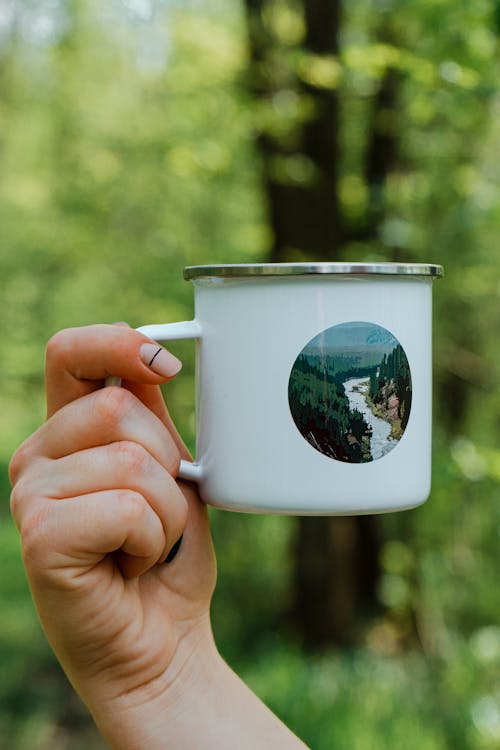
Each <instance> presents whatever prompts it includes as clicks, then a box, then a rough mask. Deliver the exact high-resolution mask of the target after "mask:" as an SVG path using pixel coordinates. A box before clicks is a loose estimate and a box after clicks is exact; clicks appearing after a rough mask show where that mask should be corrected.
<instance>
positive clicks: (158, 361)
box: [140, 344, 182, 378]
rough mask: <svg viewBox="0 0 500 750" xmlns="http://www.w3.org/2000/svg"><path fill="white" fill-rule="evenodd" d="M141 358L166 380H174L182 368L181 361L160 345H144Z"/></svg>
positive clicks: (141, 349)
mask: <svg viewBox="0 0 500 750" xmlns="http://www.w3.org/2000/svg"><path fill="white" fill-rule="evenodd" d="M140 357H141V360H142V361H143V362H144V364H145V365H147V366H148V367H150V368H151V369H152V370H153V372H156V374H157V375H161V376H162V377H164V378H172V377H173V376H174V375H177V373H178V372H179V370H180V369H181V367H182V362H181V361H180V359H177V357H174V355H173V354H170V352H167V350H166V349H164V348H163V347H162V346H158V344H142V346H141V348H140Z"/></svg>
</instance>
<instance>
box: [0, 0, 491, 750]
mask: <svg viewBox="0 0 500 750" xmlns="http://www.w3.org/2000/svg"><path fill="white" fill-rule="evenodd" d="M499 33H500V7H499V5H498V3H495V2H487V1H486V0H474V2H470V0H414V1H413V2H409V1H408V0H400V1H399V2H398V1H397V0H350V1H349V2H346V3H343V4H340V3H339V2H336V1H335V0H328V2H325V1H324V0H323V1H320V0H315V2H300V1H299V0H292V1H291V2H284V1H283V0H247V2H246V3H242V2H237V0H232V1H230V0H214V2H210V3H209V2H204V1H203V0H187V1H186V2H182V3H180V2H174V1H173V0H171V1H169V0H164V1H163V2H162V1H161V0H156V1H155V0H108V2H106V3H101V2H98V1H97V0H85V1H84V0H38V2H30V1H29V0H2V2H1V4H0V301H1V310H2V323H1V325H2V337H1V339H0V363H1V364H0V378H1V391H0V399H1V408H0V462H1V474H0V477H1V493H2V503H1V505H0V749H1V750H4V749H6V748H9V750H28V749H29V750H49V748H50V749H51V750H66V748H71V750H78V749H79V748H86V749H87V750H89V749H91V750H98V749H99V748H102V747H103V744H102V741H101V740H100V739H99V737H98V735H97V733H96V732H95V730H94V729H93V727H92V724H91V723H90V721H89V719H88V716H87V714H86V711H85V709H84V708H83V707H82V706H81V705H80V703H79V702H78V700H77V699H76V698H75V697H74V696H73V693H72V691H71V689H70V688H69V686H68V685H67V683H66V681H65V678H64V677H63V675H62V674H61V671H60V669H59V668H58V666H57V664H56V662H55V660H54V658H53V656H52V654H51V652H50V650H49V648H48V646H47V645H46V644H45V641H44V638H43V635H42V633H41V631H40V628H39V626H38V624H37V619H36V616H35V614H34V610H33V606H32V603H31V600H30V597H29V593H28V590H27V585H26V582H25V579H24V574H23V571H22V567H21V564H20V560H19V544H18V539H17V533H16V531H15V529H14V528H13V525H12V522H11V520H10V518H9V513H8V496H9V487H8V481H7V465H8V461H9V457H10V455H11V454H12V452H13V450H14V449H15V448H16V447H17V445H18V444H19V443H20V442H21V441H22V440H23V439H24V438H25V437H26V436H27V435H28V434H29V433H30V432H31V431H32V430H34V429H35V428H36V427H37V426H38V425H39V424H40V422H41V421H42V420H43V418H44V405H43V357H44V345H45V341H46V340H47V339H48V338H49V337H50V335H51V334H52V333H54V332H55V331H56V330H58V329H59V328H61V327H66V326H72V325H85V324H87V323H93V322H96V321H105V322H106V321H107V322H112V321H115V320H123V319H126V320H128V321H129V322H130V324H131V325H139V324H141V323H144V322H145V321H173V320H183V319H187V318H189V317H191V314H192V290H191V288H190V285H189V284H187V283H186V282H184V281H182V268H183V266H184V265H188V264H202V263H210V264H212V263H218V262H253V261H265V260H268V259H274V260H307V259H310V258H312V257H316V258H317V259H320V258H330V259H332V260H352V261H382V260H402V261H423V262H434V263H442V264H443V265H444V266H445V268H446V277H445V279H444V280H442V281H439V282H437V283H436V286H435V290H434V291H435V345H434V351H435V428H434V479H433V491H432V495H431V497H430V499H429V501H428V502H427V503H426V504H425V505H424V506H422V507H421V508H420V509H418V510H415V511H411V512H406V513H402V514H395V515H385V516H380V517H379V518H377V519H369V518H368V519H365V520H362V519H361V520H360V519H333V520H328V521H326V520H324V519H320V520H319V521H314V520H311V522H310V523H309V524H308V523H306V522H305V521H304V520H299V519H294V518H280V517H274V516H267V517H264V516H245V515H239V514H230V513H224V512H221V511H213V512H211V518H212V526H213V533H214V538H215V543H216V549H217V555H218V562H219V584H218V588H217V592H216V595H215V601H214V607H213V619H214V627H215V632H216V638H217V641H218V643H219V646H220V649H221V651H222V653H223V655H224V656H225V657H226V658H227V659H228V660H229V662H230V663H231V664H232V666H233V667H234V668H235V669H236V670H237V671H238V672H239V673H240V674H242V676H243V677H244V679H245V680H247V681H248V683H249V684H250V685H251V686H252V688H253V689H254V690H256V691H257V693H258V694H259V695H260V696H262V698H263V699H264V700H265V701H266V702H268V704H269V705H270V706H271V707H272V708H273V709H274V710H275V711H276V712H277V713H278V714H279V715H280V716H281V717H282V718H283V719H284V721H285V722H287V723H288V724H289V725H290V726H291V727H292V728H293V729H294V730H295V731H296V732H297V733H298V734H299V735H300V736H301V737H303V738H304V740H305V741H306V742H308V743H309V744H310V745H311V747H313V748H315V749H319V750H321V749H323V748H324V749H325V750H330V749H331V748H345V747H349V748H351V750H366V748H379V747H384V748H394V749H396V748H398V749H399V748H402V747H404V748H405V750H444V748H453V750H494V749H495V748H500V684H499V680H498V675H499V672H500V620H499V616H500V597H499V594H498V572H499V562H500V559H499V549H500V544H499V542H500V493H499V481H500V447H499V446H498V444H497V436H498V433H499V425H500V396H499V391H498V388H497V381H498V372H499V366H500V349H499V347H498V341H497V331H498V330H499V323H500V307H499V304H498V297H499V294H500V281H499V280H500V256H499V253H498V249H497V248H498V237H499V235H500V117H499V115H500V92H499V81H500V77H499V73H500V70H499V39H498V37H499ZM175 351H176V353H177V354H178V355H179V356H181V357H182V359H183V361H184V370H183V373H182V375H181V376H180V377H179V378H177V379H176V380H175V382H173V383H172V384H171V385H169V388H168V393H167V400H168V402H169V404H170V406H171V410H172V413H173V415H174V418H175V419H176V421H177V423H178V425H179V427H180V430H181V432H182V434H183V435H184V436H185V437H186V439H187V440H188V442H189V444H190V445H191V446H193V442H194V395H193V394H194V387H193V377H192V373H193V359H194V353H193V349H192V345H191V344H189V343H185V344H178V345H176V348H175ZM367 551H368V552H369V553H370V554H367ZM320 625H321V627H320Z"/></svg>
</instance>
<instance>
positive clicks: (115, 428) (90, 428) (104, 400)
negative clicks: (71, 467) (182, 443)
mask: <svg viewBox="0 0 500 750" xmlns="http://www.w3.org/2000/svg"><path fill="white" fill-rule="evenodd" d="M118 441H129V442H132V443H138V444H139V445H141V446H142V447H143V448H145V449H146V451H147V452H148V453H150V454H151V455H152V456H153V457H154V458H155V459H156V460H157V461H158V462H159V463H160V464H161V465H162V466H164V467H165V469H167V471H168V472H169V473H170V474H172V475H173V476H176V475H177V471H178V467H179V458H180V457H179V449H178V447H177V445H176V444H175V442H174V440H173V437H172V435H171V434H170V432H169V431H168V429H167V428H166V426H165V425H164V424H163V423H162V422H161V420H160V419H159V418H158V417H157V416H156V415H155V414H153V413H152V412H151V411H150V410H149V409H148V408H147V407H146V406H144V404H142V403H141V401H140V400H139V399H138V398H136V397H135V396H134V395H133V394H131V393H130V392H129V391H127V390H126V389H124V388H120V387H110V388H103V389H101V390H99V391H95V392H93V393H91V394H88V395H86V396H83V397H82V398H80V399H77V400H76V401H72V402H71V403H69V404H67V405H66V406H64V407H63V408H62V409H60V410H59V411H57V412H56V413H55V414H53V415H52V416H51V417H50V419H49V420H47V422H45V424H44V425H42V427H40V429H39V430H38V431H37V432H36V433H35V434H34V435H33V436H32V437H31V438H30V441H29V442H30V443H31V445H30V446H29V447H30V451H29V452H30V453H34V454H36V455H40V456H45V457H47V458H53V459H56V458H62V457H63V456H68V455H70V454H71V453H76V452H78V451H82V450H86V449H88V448H94V447H97V446H100V445H108V444H110V443H115V442H118Z"/></svg>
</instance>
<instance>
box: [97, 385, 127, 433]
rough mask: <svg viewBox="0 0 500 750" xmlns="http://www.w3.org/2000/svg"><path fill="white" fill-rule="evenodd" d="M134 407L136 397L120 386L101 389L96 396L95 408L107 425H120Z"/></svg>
mask: <svg viewBox="0 0 500 750" xmlns="http://www.w3.org/2000/svg"><path fill="white" fill-rule="evenodd" d="M134 406H135V399H134V396H133V395H132V394H131V393H130V392H129V391H127V390H126V389H125V388H120V387H119V386H111V387H108V388H101V389H100V390H98V391H96V393H95V395H94V408H95V410H96V412H97V414H98V417H99V419H100V420H102V421H103V422H104V423H105V424H106V425H110V426H115V425H117V424H119V423H120V422H121V421H122V420H123V418H124V417H125V416H126V415H127V414H128V413H130V411H132V409H133V408H134Z"/></svg>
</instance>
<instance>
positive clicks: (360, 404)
mask: <svg viewBox="0 0 500 750" xmlns="http://www.w3.org/2000/svg"><path fill="white" fill-rule="evenodd" d="M343 385H344V388H345V394H346V396H347V398H348V399H349V410H350V411H354V409H357V410H358V411H360V412H361V414H362V415H363V417H364V420H365V422H366V423H367V424H368V425H369V426H370V428H371V430H372V435H371V438H370V453H371V454H372V459H373V460H374V461H375V460H376V459H377V458H382V456H385V454H386V453H389V451H391V450H392V449H393V448H394V447H395V446H396V444H397V442H398V441H397V440H395V439H394V438H391V437H390V434H391V425H390V422H386V420H385V419H381V418H380V417H376V416H375V414H373V412H372V410H371V409H370V407H369V406H368V404H367V402H366V396H367V394H368V388H369V381H368V380H367V378H366V376H365V377H364V378H350V379H349V380H346V381H345V382H344V383H343Z"/></svg>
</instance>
